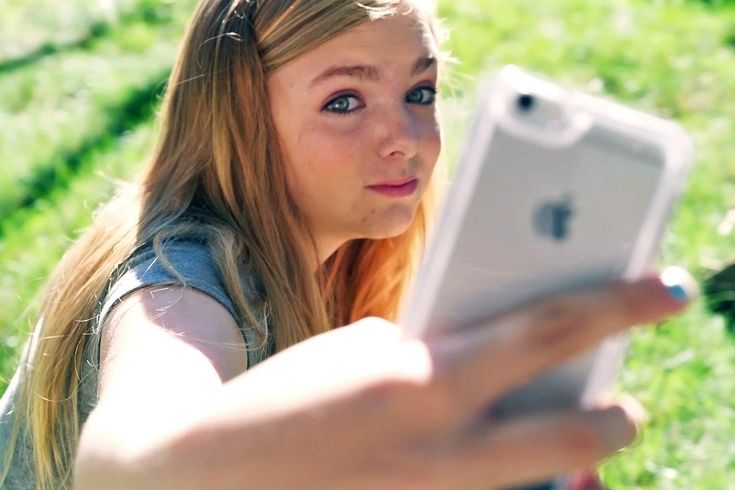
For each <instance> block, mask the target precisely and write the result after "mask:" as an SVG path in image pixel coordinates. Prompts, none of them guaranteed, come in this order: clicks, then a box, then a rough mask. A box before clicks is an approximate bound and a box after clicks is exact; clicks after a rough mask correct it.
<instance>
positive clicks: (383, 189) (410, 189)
mask: <svg viewBox="0 0 735 490" xmlns="http://www.w3.org/2000/svg"><path fill="white" fill-rule="evenodd" d="M418 186H419V180H418V179H408V180H406V179H404V180H390V181H385V182H380V183H379V184H373V185H369V186H366V188H367V189H368V190H370V191H372V192H375V193H377V194H381V195H383V196H387V197H406V196H410V195H412V194H413V193H415V192H416V189H418Z"/></svg>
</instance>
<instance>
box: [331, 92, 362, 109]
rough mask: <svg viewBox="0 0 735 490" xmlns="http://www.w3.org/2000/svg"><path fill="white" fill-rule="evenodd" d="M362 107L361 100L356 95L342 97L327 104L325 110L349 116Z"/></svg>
mask: <svg viewBox="0 0 735 490" xmlns="http://www.w3.org/2000/svg"><path fill="white" fill-rule="evenodd" d="M360 107H361V103H360V99H359V98H358V97H356V96H354V95H340V96H339V97H335V98H334V99H332V100H330V101H329V102H327V103H326V104H325V105H324V107H323V110H325V111H327V112H334V113H336V114H349V113H350V112H352V111H354V110H356V109H359V108H360Z"/></svg>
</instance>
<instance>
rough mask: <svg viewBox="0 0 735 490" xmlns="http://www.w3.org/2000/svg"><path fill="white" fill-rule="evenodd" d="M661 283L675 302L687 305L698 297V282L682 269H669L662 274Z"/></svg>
mask: <svg viewBox="0 0 735 490" xmlns="http://www.w3.org/2000/svg"><path fill="white" fill-rule="evenodd" d="M660 278H661V283H662V284H663V285H664V286H666V290H667V291H668V293H669V296H671V297H672V298H673V299H674V300H676V301H677V302H679V303H687V302H689V301H690V300H691V299H692V298H694V297H695V296H696V295H697V292H698V290H699V288H698V287H697V282H696V281H695V280H694V278H693V277H692V276H691V274H689V273H688V272H687V271H686V270H684V269H682V268H681V267H668V268H667V269H665V270H664V271H663V272H662V273H661V276H660Z"/></svg>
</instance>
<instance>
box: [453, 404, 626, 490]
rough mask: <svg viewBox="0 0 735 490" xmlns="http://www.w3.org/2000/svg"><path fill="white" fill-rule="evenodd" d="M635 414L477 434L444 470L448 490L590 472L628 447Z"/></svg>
mask: <svg viewBox="0 0 735 490" xmlns="http://www.w3.org/2000/svg"><path fill="white" fill-rule="evenodd" d="M635 417H636V416H635V410H632V411H629V410H628V409H627V408H626V407H625V406H624V405H620V404H616V405H611V406H609V407H606V408H602V409H597V410H592V411H582V410H574V411H568V412H564V413H557V414H547V415H543V416H541V415H539V416H531V417H527V418H523V419H516V420H513V421H509V422H506V423H503V424H502V425H500V426H495V427H491V428H487V429H485V430H484V431H476V432H475V433H474V434H473V435H471V436H469V437H468V438H467V439H465V440H464V441H463V442H462V443H461V445H460V447H459V449H458V451H456V453H455V456H454V457H452V458H449V459H447V458H446V457H445V459H444V461H445V462H446V461H448V463H446V466H445V467H444V469H445V470H446V474H445V476H446V478H447V479H448V481H450V480H451V481H454V482H461V485H456V484H455V486H454V487H452V488H467V489H470V488H505V487H510V486H516V485H521V484H530V483H534V482H542V481H548V480H552V479H553V478H555V477H557V476H559V475H562V474H566V473H570V472H573V471H575V470H579V469H583V468H590V467H593V466H594V465H596V464H597V463H598V462H599V461H600V460H601V459H603V458H605V457H606V456H609V455H610V454H612V453H614V452H615V451H618V450H620V449H621V448H623V447H625V446H627V445H628V444H630V443H631V442H632V441H633V440H634V438H635V435H636V431H637V425H638V421H637V420H636V418H635Z"/></svg>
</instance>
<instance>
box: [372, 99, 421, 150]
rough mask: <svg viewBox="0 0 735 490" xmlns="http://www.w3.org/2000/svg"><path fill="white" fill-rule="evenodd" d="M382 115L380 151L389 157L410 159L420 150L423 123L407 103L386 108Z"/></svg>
mask: <svg viewBox="0 0 735 490" xmlns="http://www.w3.org/2000/svg"><path fill="white" fill-rule="evenodd" d="M382 112H383V114H382V115H381V116H380V117H381V119H382V124H380V130H379V143H378V152H379V153H380V156H381V157H383V158H387V159H398V160H408V159H410V158H413V157H414V156H415V155H416V154H417V153H418V150H419V145H420V142H421V125H420V121H419V119H418V117H417V116H416V115H415V114H412V112H411V110H410V109H409V108H408V107H406V106H405V105H400V106H398V107H392V108H390V109H388V108H384V110H383V111H382Z"/></svg>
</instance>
